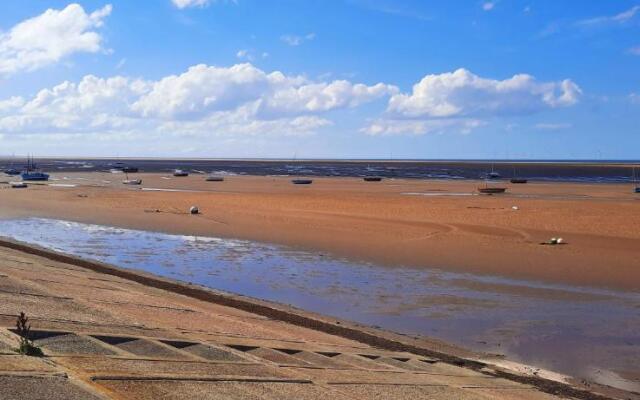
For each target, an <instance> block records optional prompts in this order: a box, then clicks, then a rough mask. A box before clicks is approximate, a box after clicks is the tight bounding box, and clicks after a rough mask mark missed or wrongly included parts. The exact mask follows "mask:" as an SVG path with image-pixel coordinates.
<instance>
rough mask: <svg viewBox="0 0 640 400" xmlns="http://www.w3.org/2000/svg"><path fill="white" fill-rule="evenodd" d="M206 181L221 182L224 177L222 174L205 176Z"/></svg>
mask: <svg viewBox="0 0 640 400" xmlns="http://www.w3.org/2000/svg"><path fill="white" fill-rule="evenodd" d="M205 180H206V181H207V182H222V181H224V177H222V176H207V179H205Z"/></svg>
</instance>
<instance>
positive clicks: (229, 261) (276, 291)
mask: <svg viewBox="0 0 640 400" xmlns="http://www.w3.org/2000/svg"><path fill="white" fill-rule="evenodd" d="M0 235H3V236H8V237H13V238H15V239H17V240H21V241H24V242H28V243H36V244H38V245H41V246H43V247H47V248H51V249H54V250H58V251H63V252H66V253H70V254H75V255H79V256H83V257H87V258H93V259H97V260H100V261H105V262H108V263H112V264H115V265H118V266H121V267H126V268H136V269H140V270H144V271H148V272H152V273H155V274H158V275H162V276H167V277H171V278H174V279H179V280H182V281H186V282H192V283H196V284H200V285H204V286H208V287H212V288H216V289H221V290H225V291H229V292H234V293H239V294H243V295H247V296H252V297H257V298H263V299H268V300H273V301H277V302H281V303H286V304H291V305H294V306H296V307H300V308H303V309H308V310H311V311H315V312H319V313H323V314H327V315H333V316H336V317H339V318H345V319H350V320H354V321H358V322H362V323H366V324H369V325H374V326H380V327H383V328H386V329H390V330H394V331H398V332H404V333H414V334H422V335H426V336H430V337H435V338H440V339H443V340H445V341H449V342H452V343H456V344H460V345H463V346H466V347H469V348H472V349H476V350H483V351H488V352H492V353H499V354H504V355H506V356H507V357H508V358H509V359H512V360H514V361H520V362H524V363H526V364H532V365H535V366H538V367H541V368H546V369H551V370H555V371H558V372H563V373H567V374H570V375H575V376H580V377H585V378H588V379H591V380H594V381H598V382H601V383H606V384H612V385H614V386H618V387H622V388H625V389H628V390H636V391H637V390H640V382H638V381H635V382H634V381H631V380H625V379H623V378H622V377H620V375H623V376H630V375H631V376H633V375H635V376H640V362H639V360H640V329H638V328H639V327H640V293H629V292H626V293H622V292H613V291H607V290H599V289H593V288H578V287H568V286H562V285H546V284H539V283H533V282H525V281H517V280H511V279H504V278H498V277H487V276H476V275H471V274H457V273H449V272H444V271H440V270H437V269H411V268H388V267H381V266H377V265H374V264H371V263H363V262H354V261H349V260H346V259H342V258H335V257H332V256H330V255H327V254H321V253H311V252H305V251H299V250H294V249H291V248H287V247H283V246H277V245H271V244H264V243H257V242H251V241H245V240H232V239H219V238H210V237H195V236H180V235H169V234H164V233H156V232H146V231H134V230H128V229H120V228H112V227H105V226H98V225H88V224H81V223H75V222H68V221H60V220H51V219H40V218H28V219H14V220H2V221H0Z"/></svg>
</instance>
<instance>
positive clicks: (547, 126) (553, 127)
mask: <svg viewBox="0 0 640 400" xmlns="http://www.w3.org/2000/svg"><path fill="white" fill-rule="evenodd" d="M572 126H573V124H569V123H564V122H562V123H545V122H541V123H538V124H536V125H535V127H536V129H542V130H546V131H557V130H560V129H569V128H571V127H572Z"/></svg>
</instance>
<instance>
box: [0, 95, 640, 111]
mask: <svg viewBox="0 0 640 400" xmlns="http://www.w3.org/2000/svg"><path fill="white" fill-rule="evenodd" d="M629 101H630V102H631V104H640V94H638V93H630V94H629ZM1 104H2V103H0V110H1V109H2V105H1Z"/></svg>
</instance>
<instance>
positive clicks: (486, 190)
mask: <svg viewBox="0 0 640 400" xmlns="http://www.w3.org/2000/svg"><path fill="white" fill-rule="evenodd" d="M506 191H507V188H505V187H479V188H478V192H480V193H483V194H498V193H504V192H506Z"/></svg>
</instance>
